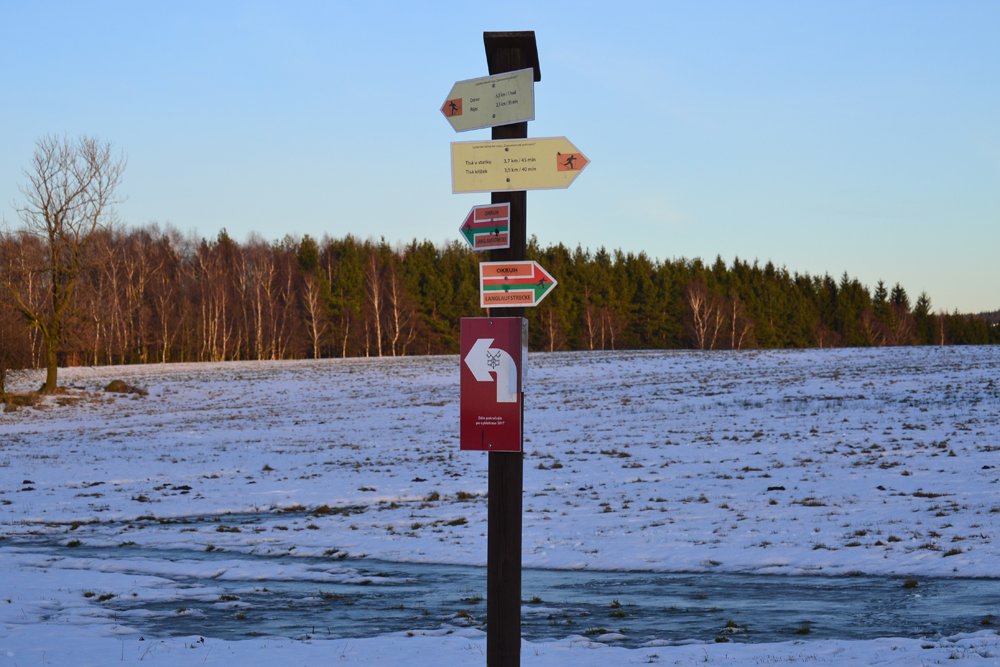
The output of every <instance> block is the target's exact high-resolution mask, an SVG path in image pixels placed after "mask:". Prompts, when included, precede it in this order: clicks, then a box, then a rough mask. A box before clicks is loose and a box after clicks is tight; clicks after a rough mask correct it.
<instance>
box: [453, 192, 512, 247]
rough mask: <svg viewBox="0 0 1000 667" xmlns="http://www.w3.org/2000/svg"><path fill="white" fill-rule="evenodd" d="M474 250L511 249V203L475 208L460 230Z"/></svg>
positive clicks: (466, 217)
mask: <svg viewBox="0 0 1000 667" xmlns="http://www.w3.org/2000/svg"><path fill="white" fill-rule="evenodd" d="M458 231H460V232H461V233H462V238H464V239H465V240H466V241H468V242H469V245H470V246H472V249H473V250H501V249H503V248H509V247H510V202H502V203H500V204H485V205H482V206H473V207H472V210H471V211H469V214H468V215H467V216H465V221H464V222H463V223H462V226H461V227H459V228H458Z"/></svg>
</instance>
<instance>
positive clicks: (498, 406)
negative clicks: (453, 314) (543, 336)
mask: <svg viewBox="0 0 1000 667" xmlns="http://www.w3.org/2000/svg"><path fill="white" fill-rule="evenodd" d="M460 338H461V341H460V351H461V353H460V356H459V360H460V361H459V365H460V366H461V371H460V372H461V376H460V388H459V393H460V402H459V403H460V409H459V413H460V414H459V422H460V424H459V426H460V429H459V430H460V438H459V441H460V446H461V449H463V450H475V451H487V452H519V451H521V436H522V425H521V417H522V414H523V411H522V406H523V398H524V394H523V375H524V365H525V361H526V360H527V356H528V355H527V351H528V320H526V319H524V318H523V317H464V318H462V327H461V336H460Z"/></svg>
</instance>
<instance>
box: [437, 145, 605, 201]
mask: <svg viewBox="0 0 1000 667" xmlns="http://www.w3.org/2000/svg"><path fill="white" fill-rule="evenodd" d="M588 164H590V160H588V159H587V157H586V156H585V155H584V154H583V153H581V152H580V150H579V149H578V148H577V147H576V146H574V145H573V144H571V143H570V141H569V139H567V138H566V137H549V138H545V139H514V140H501V141H453V142H452V144H451V189H452V192H455V193H460V192H504V191H510V190H550V189H555V188H568V187H569V186H570V184H571V183H572V182H573V181H574V180H575V179H576V177H577V176H578V175H579V173H580V172H581V171H583V169H584V167H586V166H587V165H588Z"/></svg>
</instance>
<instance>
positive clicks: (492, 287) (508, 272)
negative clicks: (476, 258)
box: [479, 260, 559, 308]
mask: <svg viewBox="0 0 1000 667" xmlns="http://www.w3.org/2000/svg"><path fill="white" fill-rule="evenodd" d="M558 284H559V283H557V282H556V279H555V278H553V277H552V275H551V274H550V273H549V272H548V271H546V270H545V269H543V268H542V266H541V265H540V264H539V263H538V262H535V261H533V260H527V261H517V262H480V264H479V306H480V307H481V308H523V307H532V306H537V305H538V304H539V303H540V302H541V300H542V299H544V298H545V297H546V296H548V293H549V292H551V291H552V288H553V287H555V286H556V285H558Z"/></svg>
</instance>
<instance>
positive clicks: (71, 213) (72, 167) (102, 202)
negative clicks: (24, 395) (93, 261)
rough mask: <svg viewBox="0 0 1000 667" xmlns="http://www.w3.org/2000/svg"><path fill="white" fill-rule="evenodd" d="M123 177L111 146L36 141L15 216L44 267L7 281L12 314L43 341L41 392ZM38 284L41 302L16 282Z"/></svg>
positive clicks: (51, 385)
mask: <svg viewBox="0 0 1000 667" xmlns="http://www.w3.org/2000/svg"><path fill="white" fill-rule="evenodd" d="M124 171H125V157H124V156H123V155H122V156H116V155H114V154H113V153H112V150H111V144H110V143H108V142H104V141H99V140H97V139H94V138H92V137H81V138H80V139H78V140H76V141H70V140H69V139H60V138H57V137H54V136H48V137H44V138H42V139H39V140H38V141H37V142H36V144H35V154H34V158H33V160H32V163H31V167H30V168H28V169H25V171H24V175H25V177H26V179H27V182H26V183H25V184H24V185H22V186H21V193H22V194H23V195H24V198H25V203H24V206H22V207H21V208H19V209H18V215H19V216H20V218H21V221H22V222H23V223H24V225H25V228H26V232H27V233H28V234H29V235H31V236H34V237H37V238H38V239H39V240H40V241H41V242H42V244H43V245H44V246H45V253H44V259H42V261H40V262H38V263H32V264H31V265H29V264H27V263H23V264H22V265H21V266H22V268H23V270H24V271H25V272H27V273H28V274H29V275H28V276H20V277H18V276H15V275H12V274H10V273H8V274H6V276H7V278H6V280H5V284H6V287H7V288H8V291H9V292H10V294H11V295H12V300H13V302H14V306H15V308H16V309H17V310H18V312H20V313H21V315H22V316H23V317H24V318H25V319H26V320H27V321H28V322H29V323H30V324H31V326H33V327H34V328H36V329H37V330H38V331H39V332H41V334H42V340H43V341H44V344H45V366H46V375H45V384H44V385H43V387H42V391H44V392H54V391H56V389H57V386H58V382H57V373H58V367H59V352H60V351H61V345H62V343H63V341H64V339H65V336H66V326H67V324H68V322H69V319H70V316H71V311H72V308H73V305H74V291H75V289H76V286H77V281H78V278H79V277H80V272H81V270H82V269H83V262H84V258H85V257H86V250H87V245H88V243H89V242H90V240H91V238H92V237H93V235H94V232H95V231H97V230H98V229H101V228H104V227H109V226H110V225H111V223H112V220H113V214H114V205H115V203H116V199H115V197H116V194H115V191H116V190H117V188H118V185H119V184H120V182H121V178H122V174H123V173H124ZM24 278H30V279H31V280H30V281H29V282H30V283H32V284H34V283H36V282H37V281H40V282H41V283H43V284H44V286H45V296H46V298H45V300H44V302H38V301H34V300H32V299H31V297H30V294H27V293H25V291H24V290H23V288H22V287H23V284H24V283H22V282H21V281H22V280H23V279H24Z"/></svg>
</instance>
